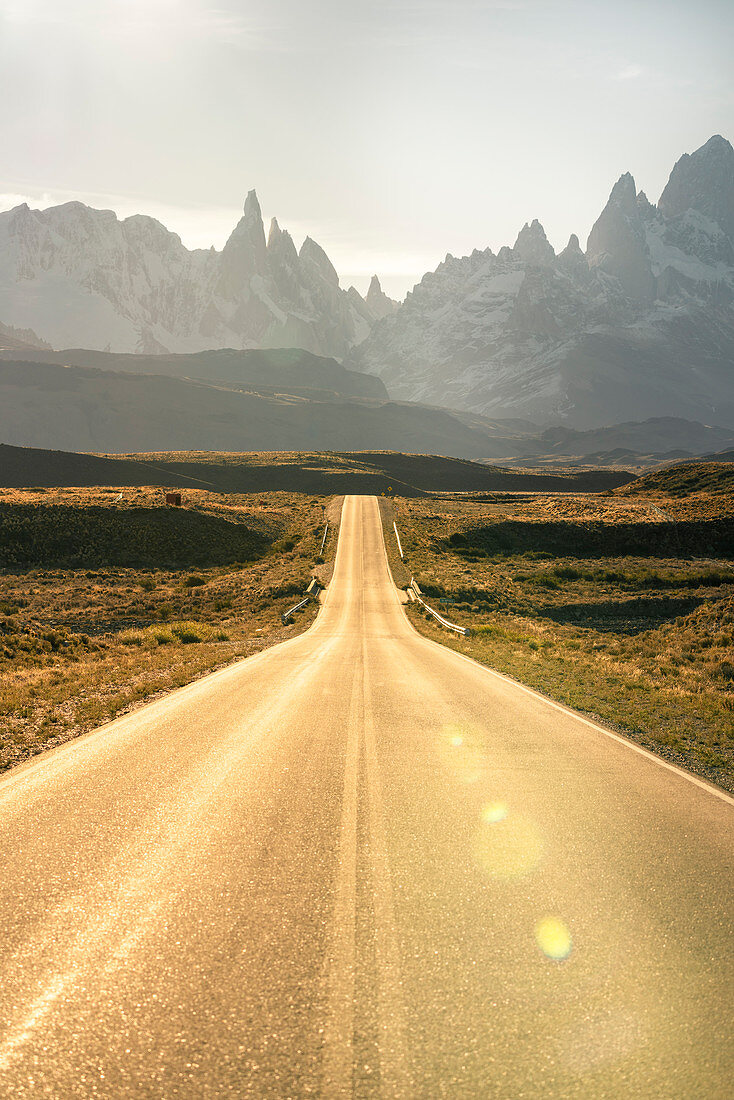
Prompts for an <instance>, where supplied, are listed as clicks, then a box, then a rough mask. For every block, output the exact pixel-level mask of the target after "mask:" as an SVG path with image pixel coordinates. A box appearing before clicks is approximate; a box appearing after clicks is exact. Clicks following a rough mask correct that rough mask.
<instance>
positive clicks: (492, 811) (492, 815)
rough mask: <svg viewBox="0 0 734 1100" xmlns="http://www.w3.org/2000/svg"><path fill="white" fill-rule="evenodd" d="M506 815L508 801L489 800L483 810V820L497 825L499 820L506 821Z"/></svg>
mask: <svg viewBox="0 0 734 1100" xmlns="http://www.w3.org/2000/svg"><path fill="white" fill-rule="evenodd" d="M506 817H507V803H506V802H488V803H487V805H486V806H485V807H484V809H483V810H482V821H486V823H487V824H488V825H496V824H497V822H498V821H504V820H505V818H506Z"/></svg>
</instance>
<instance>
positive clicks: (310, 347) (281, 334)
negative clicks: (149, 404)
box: [0, 191, 381, 357]
mask: <svg viewBox="0 0 734 1100" xmlns="http://www.w3.org/2000/svg"><path fill="white" fill-rule="evenodd" d="M376 304H377V305H378V306H380V305H381V303H379V302H378V303H376ZM374 305H375V303H374V302H373V306H374ZM378 312H379V309H378V310H377V311H375V312H373V310H372V308H371V307H370V305H369V304H368V303H366V302H365V301H364V299H363V298H362V297H361V296H360V295H359V294H358V292H357V291H356V290H354V288H350V290H349V291H344V290H342V289H341V288H340V287H339V278H338V276H337V273H336V271H335V270H334V268H333V266H332V264H331V263H330V261H329V259H328V257H327V256H326V254H325V252H324V251H323V249H321V248H320V247H319V245H318V244H316V242H315V241H312V240H311V239H310V238H307V239H306V241H304V243H303V246H302V247H301V250H300V252H298V251H297V250H296V247H295V245H294V243H293V240H292V238H291V237H290V235H289V234H288V233H287V232H285V231H284V230H281V229H280V227H279V225H278V223H277V222H276V221H275V220H273V223H272V225H271V227H270V233H269V236H268V239H267V241H266V239H265V232H264V227H263V222H262V215H261V212H260V205H259V203H258V200H257V195H256V194H255V192H254V191H251V192H250V193H249V194H248V196H247V200H246V202H245V207H244V212H243V216H242V218H241V219H240V221H239V223H238V224H237V226H236V227H235V229H234V230H233V232H232V234H231V236H230V238H229V240H228V241H227V243H226V245H225V246H224V249H223V250H222V251H221V252H217V251H216V250H215V249H213V248H212V249H208V250H207V249H194V250H193V251H189V250H188V249H187V248H185V247H184V245H183V244H182V243H181V239H180V238H179V237H178V236H177V235H176V234H175V233H171V232H169V230H167V229H166V228H165V226H163V225H161V224H160V222H158V221H156V220H155V219H154V218H149V217H144V216H142V215H136V216H133V217H130V218H125V219H124V220H123V221H119V220H118V218H117V217H116V215H115V214H114V213H113V212H112V211H110V210H94V209H91V208H90V207H88V206H85V205H84V204H83V203H80V202H69V203H65V204H64V205H63V206H56V207H51V208H50V209H48V210H30V209H29V208H28V206H27V205H25V204H24V205H22V206H18V207H16V208H15V209H13V210H10V211H7V212H5V213H0V317H2V318H4V319H6V320H7V321H8V322H10V323H12V324H13V325H16V326H21V327H32V328H33V329H34V330H35V331H36V332H38V333H39V334H40V336H41V337H42V338H43V339H45V340H48V341H50V343H51V344H53V345H54V346H56V347H86V348H96V349H108V350H112V351H121V352H134V351H137V352H147V353H154V352H162V351H170V352H185V351H203V350H207V349H211V348H219V347H231V348H263V347H294V346H295V347H301V348H304V349H305V350H307V351H312V352H314V353H316V354H322V355H333V356H338V357H342V356H343V355H344V354H345V353H346V351H347V350H348V348H350V347H351V346H353V345H354V344H356V343H358V342H359V341H360V340H362V339H364V338H365V337H366V336H367V334H368V333H369V331H370V328H371V326H372V324H373V323H374V321H375V320H376V317H377V315H378Z"/></svg>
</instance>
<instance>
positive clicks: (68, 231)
mask: <svg viewBox="0 0 734 1100" xmlns="http://www.w3.org/2000/svg"><path fill="white" fill-rule="evenodd" d="M0 319H1V320H2V321H3V322H4V323H3V324H0V348H2V347H4V348H6V349H7V350H6V352H5V355H6V357H7V356H8V355H9V356H10V357H11V358H13V359H16V360H20V359H24V358H28V359H31V358H34V357H35V356H34V355H32V354H31V353H30V350H29V349H32V350H33V351H34V352H39V351H48V350H49V345H53V346H54V347H67V348H68V347H70V346H71V347H74V346H75V347H77V348H85V349H106V350H107V351H108V352H109V353H110V354H111V355H118V356H119V355H123V356H125V355H127V356H128V357H129V358H127V359H124V358H123V359H118V360H116V361H115V363H114V364H113V363H112V361H111V360H107V361H105V362H100V360H99V359H94V358H93V357H92V359H90V358H89V356H90V355H91V351H87V352H84V351H72V352H70V351H66V352H61V353H58V356H59V358H52V357H49V359H48V361H49V362H51V361H55V362H57V363H61V364H64V365H74V366H75V367H83V366H94V367H95V368H101V369H103V370H117V371H137V372H141V371H142V372H148V373H151V374H156V375H161V374H172V375H175V376H180V377H187V375H185V374H182V373H181V372H182V371H183V370H189V369H191V370H193V371H194V373H193V374H191V375H190V377H192V378H194V379H197V380H199V381H202V380H204V381H207V382H212V381H223V382H226V383H227V384H228V385H231V384H232V383H236V382H237V381H238V380H239V381H244V382H245V383H246V384H247V385H248V386H250V387H251V386H252V384H253V382H254V379H253V377H252V376H251V375H249V374H247V372H245V375H244V376H243V375H242V369H243V368H242V363H241V361H239V360H237V359H236V356H237V354H238V350H241V349H273V348H284V349H290V348H293V349H304V350H305V351H306V352H309V353H311V354H312V355H318V356H321V357H324V356H325V357H328V358H332V359H337V360H340V361H341V362H342V363H343V365H344V366H346V367H347V368H349V370H350V372H358V373H360V374H361V375H362V376H364V375H365V374H366V375H371V376H375V384H376V385H377V386H378V387H379V389H375V390H373V391H372V393H371V396H372V397H374V398H376V399H381V396H384V394H385V392H386V391H385V390H384V389H383V388H382V386H383V384H384V386H385V387H387V392H388V393H389V395H390V397H391V398H393V399H396V400H397V401H398V402H418V403H421V404H422V405H424V406H426V405H428V406H432V407H436V406H440V407H443V408H449V409H452V410H455V411H457V412H459V413H461V414H472V415H480V416H482V417H489V418H491V419H500V420H507V419H514V420H524V421H530V422H531V424H532V432H534V433H535V434H538V432H539V431H542V428H543V427H544V426H547V425H560V426H563V427H564V428H566V429H568V430H570V431H580V432H584V431H589V430H592V429H595V428H598V427H602V426H610V425H614V424H618V423H620V422H623V423H625V422H629V421H634V422H636V423H639V422H641V421H647V420H649V419H650V418H657V419H658V420H660V418H663V419H665V420H667V421H670V422H671V423H674V422H678V421H692V422H695V423H696V424H697V425H698V426H699V427H700V424H701V422H703V424H710V425H714V426H718V427H720V428H725V429H729V428H732V427H734V150H733V149H732V146H731V145H730V144H729V142H728V141H726V140H725V139H724V138H723V137H721V136H718V135H717V136H714V137H712V138H711V139H710V140H709V141H707V142H706V144H705V145H703V146H702V147H701V148H700V149H698V150H697V151H696V152H694V153H693V154H691V155H685V156H683V157H681V158H680V160H679V161H678V162H677V163H676V165H675V166H674V168H673V170H672V172H671V175H670V178H669V180H668V183H667V185H666V187H665V189H664V190H663V193H662V194H661V196H660V198H659V200H658V202H657V204H656V205H653V204H652V203H651V202H650V201H649V200H648V199H647V197H646V196H645V194H644V193H643V192H642V191H638V190H637V187H636V184H635V181H634V179H633V177H632V176H631V175H630V174H629V173H626V174H624V175H622V176H621V177H620V179H619V180H618V182H617V183H616V184H615V185H614V187H613V189H612V192H611V195H610V197H609V201H608V202H607V204H606V206H605V208H604V210H603V211H602V213H601V214H600V216H599V218H598V219H597V221H596V223H595V224H594V226H593V228H592V230H591V233H590V235H589V238H588V242H587V246H586V250H585V251H583V250H582V249H581V246H580V243H579V240H578V238H577V237H576V236H575V235H572V236H571V238H570V240H569V243H568V245H567V246H566V248H564V249H563V251H561V252H560V253H559V254H556V253H555V251H554V249H553V248H552V246H551V245H550V243H549V242H548V240H547V238H546V235H545V232H544V230H543V227H542V226H541V225H540V223H539V222H538V221H537V220H535V221H532V222H530V223H527V224H526V225H525V226H524V227H523V229H522V230H521V231H520V233H519V235H518V237H517V240H516V241H515V244H514V245H513V247H511V248H510V247H508V246H506V247H503V248H501V249H500V250H499V252H498V253H497V254H496V255H495V254H494V253H493V252H492V251H491V250H490V249H484V250H475V251H474V252H473V253H472V254H471V255H470V256H464V257H461V258H454V257H452V256H447V257H446V260H445V261H444V262H443V263H442V264H440V265H439V267H438V268H437V269H436V271H434V272H430V273H428V274H426V275H425V276H424V277H423V279H422V280H421V282H420V283H419V284H418V285H417V286H416V287H415V288H414V290H413V291H412V292H411V293H410V294H408V296H407V298H406V300H405V302H404V303H402V304H401V305H398V304H397V303H395V302H393V301H391V299H389V298H388V297H387V296H386V295H385V294H384V293H383V292H382V289H381V287H380V284H379V280H378V279H377V277H375V278H374V279H373V281H372V284H371V286H370V289H369V292H368V294H367V295H366V297H365V298H362V296H361V295H360V294H359V293H358V292H357V291H356V290H355V289H354V288H353V287H350V288H349V289H348V290H343V289H342V288H341V287H340V285H339V278H338V275H337V273H336V271H335V270H334V267H333V265H332V264H331V262H330V261H329V259H328V257H327V256H326V254H325V253H324V251H323V249H321V248H320V246H319V245H318V244H316V243H315V242H314V241H313V240H311V238H306V240H305V241H304V243H303V245H302V246H301V248H300V249H299V250H296V247H295V244H294V242H293V240H292V238H291V237H290V235H289V234H288V233H287V232H286V231H285V230H282V229H281V228H280V226H279V225H278V223H277V221H275V220H273V222H272V224H271V226H270V231H269V234H268V237H267V239H266V237H265V231H264V226H263V221H262V215H261V211H260V206H259V203H258V200H257V196H256V194H255V192H254V191H251V192H250V193H249V194H248V196H247V200H246V202H245V208H244V214H243V217H242V218H241V219H240V221H239V223H238V225H237V226H236V228H235V229H234V231H233V233H232V234H231V236H230V238H229V240H228V241H227V243H226V245H225V247H224V249H223V250H222V251H221V252H218V251H216V250H215V249H210V250H202V249H197V250H193V251H189V250H188V249H186V248H185V247H184V246H183V244H182V243H181V241H180V239H179V238H178V237H177V236H176V234H174V233H170V232H169V231H168V230H167V229H165V227H164V226H162V225H161V224H160V223H159V222H157V221H155V220H154V219H152V218H148V217H143V216H134V217H131V218H126V219H124V220H123V221H120V220H119V219H118V218H117V217H116V215H115V214H114V213H112V212H111V211H105V210H93V209H91V208H89V207H86V206H84V205H83V204H82V203H78V202H72V203H66V204H64V205H63V206H57V207H51V208H49V209H47V210H44V211H40V210H30V209H29V208H28V206H26V205H22V206H19V207H16V208H15V209H14V210H11V211H8V212H6V213H2V214H0ZM12 326H15V327H12ZM212 349H220V350H221V352H222V354H221V356H220V358H219V360H218V361H217V362H213V361H212V360H210V359H209V358H207V359H206V367H204V365H203V362H204V361H203V360H200V361H199V362H198V364H197V363H194V362H191V363H189V361H188V360H186V363H183V361H176V356H177V355H189V354H191V353H204V352H207V353H208V352H210V351H211V350H212ZM225 349H233V350H230V351H225ZM134 353H137V354H134ZM227 354H229V355H230V356H235V358H234V359H232V358H230V359H229V360H227ZM294 354H295V359H292V360H291V369H292V370H295V371H296V372H297V371H298V370H299V369H301V367H300V366H299V365H298V364H301V365H302V364H303V363H305V362H306V360H305V359H303V358H300V359H299V354H300V353H299V352H295V353H294ZM85 355H86V356H87V358H84V357H85ZM270 363H271V365H272V364H273V363H274V360H271V361H270ZM281 366H282V364H281ZM311 366H313V364H311ZM261 368H262V369H263V370H265V371H266V373H267V370H268V369H269V367H268V365H267V364H265V365H263V364H261ZM329 369H330V370H332V371H333V367H331V368H329ZM202 371H204V373H203V374H202V373H201V372H202ZM228 371H229V373H227V372H228ZM207 372H208V373H207ZM327 373H328V372H327ZM345 377H346V376H345ZM378 380H379V381H378ZM332 381H333V379H332ZM342 382H344V379H343V378H342ZM272 383H273V387H272V388H274V389H277V387H278V386H279V385H280V386H282V385H284V384H286V383H284V382H283V379H282V378H281V377H276V376H275V375H273V378H272ZM258 384H259V385H260V387H261V389H262V387H263V386H266V385H267V383H266V381H265V378H264V376H260V377H259V381H258ZM340 384H341V383H340ZM287 388H288V392H289V393H291V394H294V393H295V392H297V390H298V388H299V387H298V378H297V377H294V376H289V378H288V381H287ZM306 388H307V389H312V388H313V384H312V382H310V381H308V380H306ZM317 388H319V387H317ZM332 388H333V387H332V386H331V383H328V384H327V385H326V389H327V390H329V389H332ZM368 389H369V386H368V383H367V382H366V381H365V380H364V377H363V379H362V381H360V382H359V384H358V390H359V393H358V394H354V395H353V396H361V397H366V396H368ZM403 407H404V406H403ZM464 424H465V425H466V426H470V425H469V421H467V420H466V419H465V420H464ZM538 425H540V428H538ZM668 442H669V443H670V440H668ZM80 445H81V444H80ZM309 445H315V444H314V443H313V442H311V443H310V444H309ZM368 445H370V446H377V445H378V444H377V443H375V442H372V443H369V444H368ZM675 446H676V445H675V441H673V442H672V449H675ZM127 449H129V445H127ZM666 449H671V446H669V447H668V448H666ZM679 449H682V450H686V447H685V445H684V444H681V446H680V448H679ZM457 453H458V452H457ZM461 453H466V452H461ZM471 453H472V454H473V453H475V452H474V451H473V450H472V451H471ZM536 453H537V452H536ZM492 454H493V452H492V451H489V452H488V453H487V457H492Z"/></svg>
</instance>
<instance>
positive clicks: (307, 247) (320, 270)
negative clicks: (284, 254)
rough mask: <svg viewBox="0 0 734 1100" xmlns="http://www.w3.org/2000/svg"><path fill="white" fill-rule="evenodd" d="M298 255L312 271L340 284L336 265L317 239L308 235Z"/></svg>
mask: <svg viewBox="0 0 734 1100" xmlns="http://www.w3.org/2000/svg"><path fill="white" fill-rule="evenodd" d="M298 256H299V259H300V260H301V261H302V262H303V263H304V264H305V265H306V267H307V268H308V269H309V270H310V271H312V272H314V273H315V274H317V275H318V276H320V277H321V278H322V279H324V280H325V281H326V282H327V283H330V284H331V285H332V286H335V287H338V286H339V276H338V275H337V273H336V270H335V268H334V265H333V264H332V262H331V260H330V259H329V257H328V256H327V255H326V253H325V252H324V250H323V248H322V247H321V245H320V244H316V241H314V240H312V238H311V237H306V239H305V241H304V242H303V244H302V245H301V251H300V252H299V253H298Z"/></svg>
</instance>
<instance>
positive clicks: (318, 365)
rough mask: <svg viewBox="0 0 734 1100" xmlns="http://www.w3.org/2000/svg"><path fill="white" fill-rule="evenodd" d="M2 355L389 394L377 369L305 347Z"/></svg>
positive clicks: (240, 382)
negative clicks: (355, 366) (358, 367)
mask: <svg viewBox="0 0 734 1100" xmlns="http://www.w3.org/2000/svg"><path fill="white" fill-rule="evenodd" d="M0 359H3V360H6V361H15V362H17V361H18V360H19V359H23V360H25V361H27V362H35V363H56V364H57V365H58V366H61V367H67V366H74V367H92V368H96V369H98V370H104V371H117V372H119V371H123V372H124V373H126V374H158V375H165V376H167V377H172V378H181V379H187V380H190V381H191V380H193V381H198V382H207V383H215V384H216V383H227V384H228V385H230V386H232V387H234V388H241V389H246V390H250V391H254V392H257V393H266V394H273V393H283V392H285V393H290V394H305V395H310V396H315V395H319V396H332V397H333V396H338V397H368V398H375V399H378V400H382V399H384V400H386V399H387V397H388V393H387V390H386V389H385V385H384V383H383V382H382V381H381V380H380V379H379V378H376V377H375V376H374V375H370V374H362V373H360V372H359V371H353V370H346V369H345V368H344V367H343V366H342V365H341V363H338V362H337V361H336V359H329V358H326V357H324V356H321V355H313V354H312V353H311V352H310V351H304V350H303V349H302V348H274V349H264V350H249V351H234V350H233V349H232V348H222V349H214V350H213V351H202V352H197V353H195V354H190V355H185V354H181V355H133V354H120V353H115V352H105V351H93V350H89V349H88V348H69V349H67V350H65V351H52V350H51V349H50V348H48V349H40V348H39V349H37V350H36V349H33V348H29V347H25V348H24V349H23V354H22V356H21V355H19V354H18V353H17V351H14V350H13V345H9V347H8V349H7V350H4V349H2V348H0Z"/></svg>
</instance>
